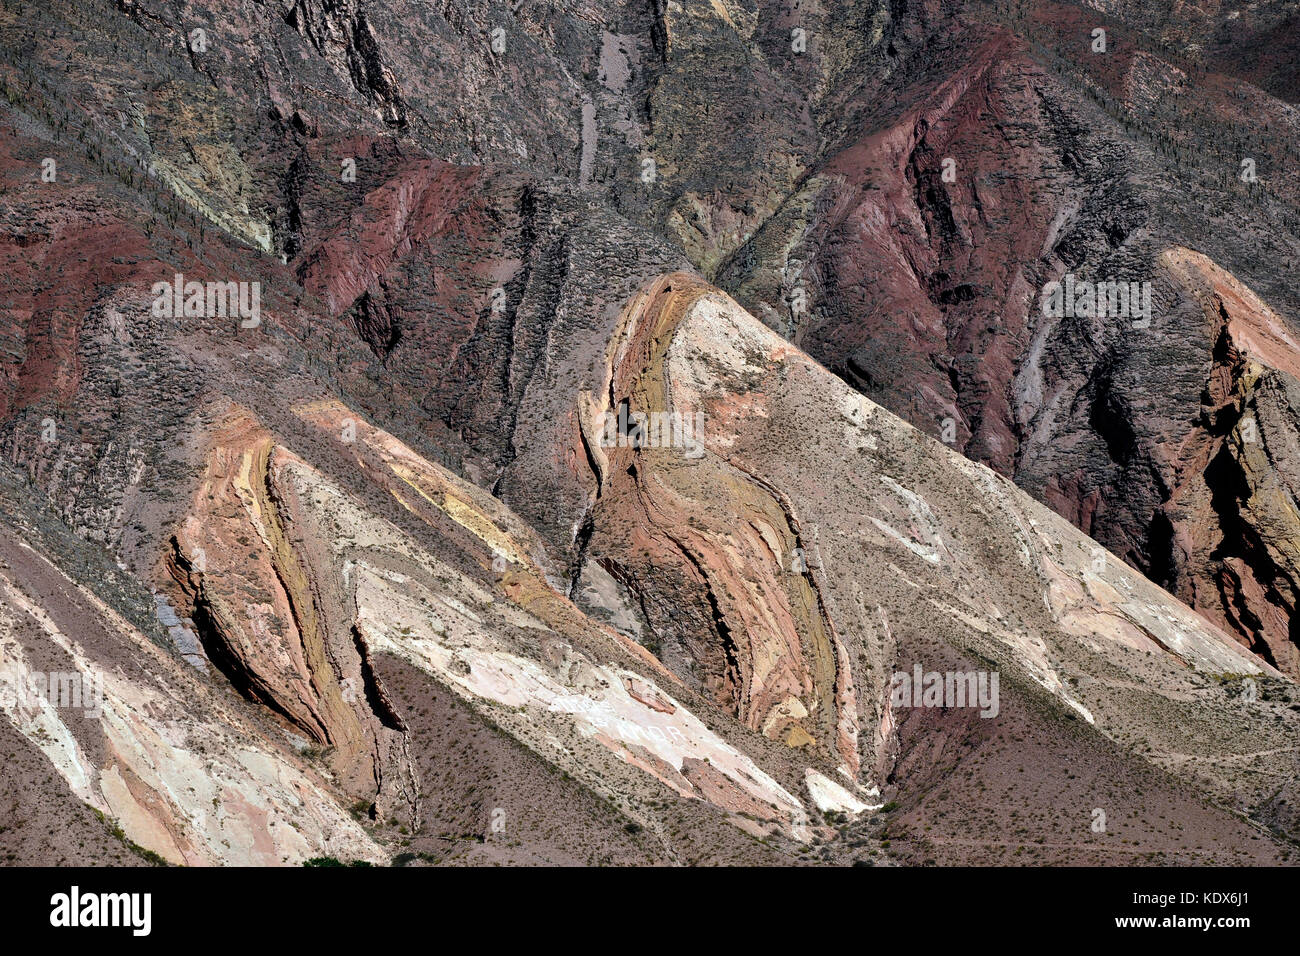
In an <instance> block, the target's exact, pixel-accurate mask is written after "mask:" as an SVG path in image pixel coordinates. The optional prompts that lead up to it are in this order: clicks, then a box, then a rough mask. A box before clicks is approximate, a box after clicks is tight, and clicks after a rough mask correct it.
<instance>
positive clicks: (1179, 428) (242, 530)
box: [0, 0, 1300, 865]
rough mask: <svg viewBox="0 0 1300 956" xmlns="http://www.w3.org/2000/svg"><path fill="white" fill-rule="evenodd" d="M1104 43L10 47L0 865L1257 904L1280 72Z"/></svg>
mask: <svg viewBox="0 0 1300 956" xmlns="http://www.w3.org/2000/svg"><path fill="white" fill-rule="evenodd" d="M1098 6H1101V5H1098ZM1104 6H1105V9H1104V10H1102V9H1094V8H1091V7H1088V6H1083V5H1068V4H1055V5H1054V4H1034V5H1032V6H1031V5H1022V4H1016V3H1011V4H994V5H992V6H987V5H975V4H972V5H965V4H960V3H920V4H896V3H895V4H875V3H838V2H834V3H833V2H825V3H815V4H811V5H808V4H801V5H800V6H799V7H798V8H797V9H791V8H789V7H785V6H781V5H773V4H767V3H740V2H731V0H720V2H714V3H686V4H678V3H668V4H664V5H661V4H650V5H645V4H632V3H627V4H615V5H613V6H611V5H609V4H600V5H587V6H583V5H581V4H580V5H578V6H577V7H573V8H572V9H568V10H566V11H564V12H560V11H550V12H547V11H543V10H541V9H540V8H538V9H532V8H525V7H519V8H517V9H515V8H512V7H509V6H507V5H505V4H491V3H488V4H477V5H473V6H472V7H458V6H456V5H454V4H452V5H447V4H442V5H433V6H430V5H427V4H425V5H410V4H403V3H398V2H393V0H352V2H348V3H330V4H319V3H313V2H300V3H293V4H288V3H285V4H279V5H271V6H267V5H263V4H253V3H245V2H231V3H220V4H216V5H215V6H213V7H211V9H209V8H202V9H200V8H198V7H194V6H192V5H189V4H184V3H164V2H153V0H132V2H129V3H128V2H121V3H114V4H100V3H87V2H85V0H57V2H53V3H47V4H42V5H40V6H39V7H34V6H29V5H26V4H20V3H18V2H16V0H12V2H8V3H6V4H5V5H4V6H3V7H2V8H0V20H2V21H3V24H4V29H2V30H0V46H3V48H4V50H5V53H6V56H5V57H4V58H2V59H0V62H3V64H4V65H3V66H0V81H2V82H3V89H4V91H5V93H6V103H5V105H4V106H3V107H2V108H0V127H2V128H0V159H3V162H2V163H0V167H2V168H3V171H2V172H0V176H2V177H3V190H2V192H0V223H3V234H2V237H0V267H2V268H3V271H4V274H5V276H6V280H5V282H4V284H3V286H2V287H0V455H2V456H3V458H4V461H5V466H4V469H3V473H0V525H3V532H2V533H0V592H2V593H3V600H2V601H0V692H2V693H0V711H3V713H4V717H5V719H4V720H3V721H0V741H3V747H4V748H5V753H6V756H7V757H8V758H9V759H10V760H11V761H13V762H14V765H15V766H19V767H21V768H23V770H22V772H23V774H24V777H25V778H26V779H30V780H31V781H32V786H33V787H35V788H36V791H37V792H38V793H39V794H40V795H41V798H42V799H41V801H37V803H32V804H30V805H29V804H25V803H24V802H23V801H22V800H19V799H18V797H17V796H15V799H14V800H13V801H11V802H10V803H9V804H5V805H11V806H12V807H13V808H14V809H11V810H9V811H8V812H9V813H10V814H11V816H12V817H13V819H4V820H0V826H2V827H3V829H0V847H2V848H3V849H4V850H5V852H6V853H7V854H8V855H10V856H11V857H13V858H17V859H22V860H24V861H33V860H37V861H39V860H49V861H55V860H60V859H76V860H84V859H87V858H89V859H102V860H135V861H136V862H147V861H156V860H157V859H158V858H161V859H163V860H166V861H168V862H173V863H188V864H208V863H213V864H220V863H254V864H267V865H271V864H292V863H298V862H301V861H303V860H306V859H310V858H312V857H317V856H332V857H336V858H339V859H343V860H367V861H373V862H383V861H395V862H399V863H403V864H405V863H418V862H430V861H439V862H460V863H476V862H513V863H535V862H559V863H593V864H594V863H645V862H650V863H744V862H748V863H791V862H829V863H847V862H850V861H853V860H870V861H872V862H881V863H888V862H903V863H910V862H917V863H919V862H925V861H935V862H1006V861H1010V860H1011V859H1012V858H1013V855H1014V854H1015V853H1016V852H1017V851H1018V849H1020V848H1023V847H1024V846H1026V845H1033V846H1035V847H1038V849H1036V850H1032V851H1030V852H1033V853H1038V854H1041V861H1042V862H1071V863H1109V862H1116V861H1118V860H1121V859H1126V858H1127V856H1128V855H1129V854H1132V853H1134V852H1136V853H1142V854H1146V855H1147V856H1146V858H1147V859H1150V860H1154V861H1159V862H1284V861H1286V860H1288V859H1290V857H1291V854H1292V853H1293V850H1292V848H1291V843H1290V842H1288V841H1292V842H1293V841H1294V839H1295V837H1296V832H1297V831H1296V826H1297V824H1296V820H1295V816H1294V809H1293V808H1294V806H1295V805H1296V794H1295V793H1294V780H1293V778H1294V776H1295V775H1294V762H1293V760H1292V758H1291V751H1292V749H1293V743H1294V739H1295V736H1296V733H1297V730H1298V729H1300V728H1297V726H1296V720H1297V713H1300V698H1298V697H1297V692H1296V688H1295V684H1294V682H1293V681H1294V678H1295V677H1296V675H1297V674H1298V673H1300V656H1298V655H1300V651H1297V643H1296V640H1295V638H1294V636H1293V633H1292V630H1291V618H1292V615H1293V613H1294V611H1295V606H1296V600H1297V587H1300V585H1298V584H1297V582H1298V581H1300V576H1298V574H1300V569H1298V568H1297V561H1300V557H1298V556H1297V554H1296V547H1295V541H1296V539H1297V528H1298V527H1300V525H1298V524H1297V522H1300V507H1298V506H1297V504H1296V501H1297V498H1296V489H1295V485H1296V481H1297V479H1296V478H1295V476H1294V475H1293V474H1292V472H1293V471H1294V469H1295V465H1294V462H1295V461H1296V451H1297V448H1296V446H1297V445H1298V444H1300V438H1297V428H1298V427H1300V425H1298V423H1297V419H1296V413H1295V412H1294V411H1293V404H1294V403H1293V401H1292V393H1293V391H1294V390H1295V389H1297V388H1300V384H1298V379H1297V376H1300V353H1297V351H1296V343H1297V341H1300V339H1297V335H1300V333H1297V332H1295V331H1293V329H1292V325H1293V320H1292V318H1291V316H1292V313H1293V311H1294V310H1295V308H1296V307H1297V305H1300V303H1298V302H1296V301H1295V299H1294V292H1293V291H1292V290H1290V289H1289V288H1288V286H1287V283H1286V282H1285V279H1284V273H1285V269H1283V268H1280V267H1279V264H1286V263H1291V262H1294V261H1295V259H1296V249H1295V245H1296V242H1297V241H1300V240H1296V238H1295V236H1294V229H1293V227H1294V224H1295V222H1296V218H1295V216H1294V214H1293V206H1294V205H1295V203H1296V201H1297V193H1296V190H1295V186H1294V183H1292V182H1291V181H1290V180H1289V179H1288V178H1287V175H1286V173H1287V171H1288V170H1289V169H1290V168H1291V165H1292V164H1293V161H1292V159H1291V157H1292V156H1293V155H1294V152H1295V151H1294V149H1293V147H1294V145H1295V144H1294V142H1293V140H1294V139H1295V133H1296V130H1295V118H1294V115H1293V114H1294V109H1293V107H1292V106H1291V105H1290V104H1289V103H1288V102H1287V97H1288V96H1289V95H1290V86H1289V85H1288V84H1289V83H1290V78H1289V77H1288V74H1287V73H1286V68H1285V65H1284V64H1283V63H1282V62H1281V61H1278V62H1277V63H1276V64H1273V65H1269V64H1263V65H1260V66H1258V67H1254V66H1249V65H1248V64H1247V63H1246V60H1245V58H1244V54H1241V53H1240V51H1244V50H1245V49H1247V48H1248V47H1249V45H1250V44H1251V43H1252V42H1254V41H1253V40H1252V38H1254V37H1258V36H1262V35H1266V34H1267V35H1277V34H1278V32H1279V31H1282V32H1285V29H1286V26H1285V24H1286V22H1288V21H1286V19H1285V18H1284V17H1281V16H1280V15H1279V16H1277V17H1275V16H1273V14H1272V13H1266V12H1262V11H1251V12H1250V13H1249V15H1248V16H1246V15H1243V16H1242V17H1238V18H1232V20H1231V22H1232V23H1233V24H1234V26H1232V27H1231V28H1224V27H1223V26H1222V24H1223V23H1227V22H1228V19H1227V18H1228V15H1229V13H1230V12H1231V11H1228V10H1227V9H1226V8H1224V9H1223V10H1220V11H1219V12H1216V13H1211V12H1207V11H1205V10H1200V9H1199V8H1198V10H1196V11H1189V10H1181V9H1180V11H1178V12H1177V14H1176V15H1171V16H1170V17H1169V18H1167V19H1166V20H1165V21H1163V22H1164V23H1165V26H1164V27H1163V28H1162V32H1160V33H1159V34H1158V35H1157V34H1156V33H1154V32H1152V31H1151V30H1150V29H1148V28H1146V27H1145V26H1143V25H1142V24H1136V23H1135V21H1137V20H1140V19H1141V16H1140V14H1142V13H1143V12H1146V11H1147V10H1148V8H1149V7H1150V6H1151V5H1150V4H1132V5H1116V4H1107V5H1104ZM1130 7H1131V9H1130ZM1239 21H1240V22H1239ZM1130 24H1134V25H1130ZM1094 28H1104V29H1106V30H1107V35H1108V44H1109V45H1108V46H1107V47H1106V49H1105V51H1097V52H1093V47H1092V44H1093V42H1094V37H1093V36H1092V30H1093V29H1094ZM196 31H199V32H198V33H196ZM51 36H53V37H54V38H55V39H57V38H58V37H61V36H62V37H74V36H75V37H76V38H77V40H76V42H72V41H71V40H69V41H68V42H66V43H65V42H50V37H51ZM1209 49H1213V50H1215V51H1218V52H1217V53H1216V56H1218V57H1219V60H1221V61H1222V65H1221V66H1220V67H1218V68H1217V69H1219V70H1220V72H1213V71H1211V70H1210V69H1208V68H1207V67H1206V65H1205V64H1206V62H1207V61H1206V60H1204V59H1202V58H1201V53H1203V52H1204V51H1205V50H1209ZM124 51H129V53H130V55H125V53H124ZM1215 62H1218V61H1215ZM1245 159H1251V160H1252V163H1253V165H1252V166H1251V167H1250V168H1251V169H1252V170H1253V171H1254V173H1253V174H1252V175H1254V178H1253V179H1249V178H1243V176H1244V174H1245V170H1246V167H1245V166H1244V165H1243V162H1242V161H1243V160H1245ZM1112 281H1113V282H1114V283H1116V287H1118V285H1119V284H1123V287H1124V291H1125V292H1127V291H1128V287H1129V283H1134V284H1135V287H1136V288H1138V290H1139V291H1137V292H1135V293H1134V295H1133V296H1132V297H1131V299H1127V298H1126V300H1125V302H1126V306H1127V307H1128V308H1127V309H1126V311H1125V313H1124V314H1123V315H1120V314H1112V313H1113V312H1114V302H1112V301H1111V300H1110V299H1106V298H1105V296H1102V297H1101V298H1100V299H1099V298H1097V297H1095V296H1092V295H1091V294H1089V295H1086V296H1078V295H1075V294H1074V293H1075V292H1076V291H1077V290H1078V285H1076V283H1077V284H1084V283H1086V284H1089V285H1088V287H1089V288H1095V287H1096V285H1097V284H1098V283H1103V282H1104V283H1110V282H1112ZM194 284H197V285H194ZM1054 284H1059V285H1054ZM1144 284H1147V285H1145V286H1144ZM160 286H161V289H162V290H163V291H161V292H160V291H159V288H160ZM254 288H255V292H254ZM1053 288H1055V289H1057V290H1058V292H1060V298H1059V299H1058V300H1056V301H1057V303H1058V304H1059V305H1060V307H1059V308H1057V307H1056V306H1054V305H1053V300H1052V297H1051V294H1050V293H1051V290H1052V289H1053ZM1143 289H1145V290H1146V291H1145V292H1143V291H1141V290H1143ZM1066 290H1068V291H1066ZM1112 291H1114V289H1113V290H1112ZM227 293H229V294H230V296H231V297H230V298H225V296H226V295H227ZM1067 299H1068V306H1067V305H1066V304H1065V303H1066V300H1067ZM1147 301H1149V302H1150V303H1151V308H1150V311H1149V313H1148V312H1146V311H1145V305H1144V304H1143V303H1145V302H1147ZM1098 303H1100V304H1098ZM929 673H938V674H940V675H943V674H945V673H957V674H969V675H973V676H974V677H975V678H976V679H977V682H978V681H979V680H983V681H985V682H986V683H984V684H982V685H980V686H983V687H984V688H985V690H986V691H987V690H991V689H992V687H994V686H995V687H996V688H997V689H996V692H995V693H994V694H993V696H992V697H988V696H986V697H985V698H984V699H983V703H982V704H981V705H980V706H969V705H968V704H969V702H967V703H966V704H956V705H954V704H953V703H952V702H951V701H949V702H947V703H944V702H942V701H940V702H939V703H938V705H935V706H931V704H932V703H934V702H933V701H928V700H927V699H925V698H924V695H923V694H922V693H921V690H920V689H919V685H920V684H922V683H924V676H925V675H926V674H929ZM51 675H62V676H60V677H59V680H60V681H64V680H66V681H71V682H73V683H75V685H76V686H77V687H78V688H81V689H82V690H84V691H86V692H87V693H88V694H89V695H90V698H91V700H92V702H94V703H97V706H93V707H87V706H86V701H85V699H84V695H83V699H82V700H81V701H80V702H70V701H68V700H65V699H63V698H61V697H59V696H58V695H53V699H51V694H50V693H39V692H37V691H36V690H34V688H38V687H41V686H44V687H45V688H46V689H47V691H48V689H49V688H50V687H52V686H53V685H52V684H51V683H50V680H49V678H50V676H51ZM899 675H903V676H906V677H908V679H911V676H912V675H916V683H917V684H918V690H917V694H916V696H915V697H913V696H911V695H910V694H902V693H901V691H900V689H899V688H900V685H899V681H898V677H899ZM990 680H994V681H996V683H995V684H994V685H990V684H988V683H987V682H988V681H990ZM42 682H44V683H43V684H42ZM92 711H93V713H92ZM1084 767H1086V768H1088V769H1087V771H1086V772H1082V771H1081V768H1084ZM957 778H960V779H965V780H970V781H972V784H971V788H968V789H969V792H967V790H963V789H961V788H955V787H954V786H953V785H952V781H953V780H954V779H957ZM1134 781H1137V782H1138V784H1137V787H1136V788H1135V786H1134V783H1133V782H1134ZM1135 789H1139V790H1140V791H1141V793H1142V797H1141V801H1140V803H1137V802H1135V800H1136V798H1135V797H1134V796H1133V794H1134V791H1135ZM977 794H978V796H977ZM3 803H4V801H0V804H3ZM993 805H1014V806H1015V807H1016V808H1017V822H1016V824H1015V827H1014V828H1012V827H1011V826H1010V825H1009V824H1008V823H1007V821H1006V820H1005V819H1001V818H999V817H997V815H996V814H991V813H990V812H989V810H988V808H989V806H993ZM886 806H888V807H889V809H888V810H885V809H884V808H885V807H886ZM40 807H44V808H45V809H40ZM51 807H53V808H57V815H58V816H59V818H60V819H62V820H66V821H68V823H67V832H66V837H63V836H61V837H59V838H58V839H56V840H55V841H53V842H52V843H50V844H48V845H46V844H42V843H39V842H38V841H34V840H33V839H32V838H31V833H32V830H33V828H34V827H37V826H41V825H42V823H41V821H42V820H43V819H44V817H43V816H42V814H48V813H50V812H53V811H51V810H50V809H49V808H51ZM1097 809H1101V810H1102V811H1103V813H1104V814H1107V815H1109V816H1110V818H1111V819H1112V820H1114V821H1117V822H1116V823H1115V825H1114V827H1113V828H1112V830H1111V831H1109V832H1107V831H1106V830H1105V829H1104V828H1103V830H1102V831H1097V830H1095V829H1093V827H1092V826H1091V824H1092V823H1093V822H1094V820H1095V819H1096V817H1095V813H1094V811H1095V810H1097ZM1119 821H1122V822H1119ZM1170 821H1177V823H1176V825H1175V823H1172V822H1170Z"/></svg>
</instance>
